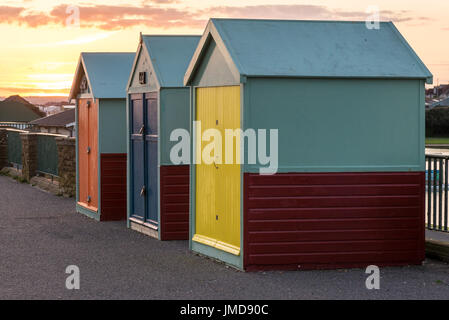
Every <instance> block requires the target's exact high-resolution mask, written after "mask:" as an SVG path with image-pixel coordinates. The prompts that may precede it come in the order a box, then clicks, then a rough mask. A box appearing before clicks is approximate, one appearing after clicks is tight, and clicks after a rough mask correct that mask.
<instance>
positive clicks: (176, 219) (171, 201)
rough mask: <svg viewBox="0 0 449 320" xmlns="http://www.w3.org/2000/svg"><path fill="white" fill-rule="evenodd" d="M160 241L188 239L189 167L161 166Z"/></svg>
mask: <svg viewBox="0 0 449 320" xmlns="http://www.w3.org/2000/svg"><path fill="white" fill-rule="evenodd" d="M160 183H161V185H160V190H161V223H160V226H161V240H188V239H189V184H190V169H189V166H161V167H160Z"/></svg>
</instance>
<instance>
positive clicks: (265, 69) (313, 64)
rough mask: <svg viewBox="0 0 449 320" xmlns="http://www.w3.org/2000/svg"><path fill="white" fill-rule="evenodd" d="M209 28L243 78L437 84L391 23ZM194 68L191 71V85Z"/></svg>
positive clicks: (222, 24)
mask: <svg viewBox="0 0 449 320" xmlns="http://www.w3.org/2000/svg"><path fill="white" fill-rule="evenodd" d="M209 24H212V25H213V27H215V29H216V32H217V33H218V35H219V38H220V39H215V38H214V39H215V41H217V40H218V41H222V43H223V44H224V46H225V47H226V49H227V51H228V53H229V55H230V57H231V59H232V61H233V62H234V64H235V66H236V68H237V70H238V72H239V73H240V74H241V75H243V76H262V77H263V76H270V77H273V76H274V77H276V76H282V77H320V78H321V77H351V78H415V79H426V80H427V81H428V82H431V81H432V74H431V73H430V71H429V70H428V69H427V68H426V66H425V65H424V64H423V63H422V61H421V60H420V59H419V58H418V56H417V55H416V54H415V52H414V51H413V50H412V48H411V47H410V46H409V45H408V44H407V42H406V41H405V39H404V38H403V37H402V36H401V34H400V33H399V31H398V30H397V29H396V27H395V26H394V25H393V23H391V22H381V23H380V29H379V30H375V29H371V30H370V29H368V28H367V27H366V24H365V22H347V21H301V20H247V19H211V21H210V22H209ZM213 27H212V26H211V28H213ZM205 36H208V35H207V34H205ZM205 36H203V37H205ZM202 43H203V44H205V43H206V41H204V42H203V40H202ZM198 50H200V49H197V51H198ZM199 52H200V51H198V54H197V52H195V55H196V56H197V57H196V58H197V59H198V60H200V59H201V54H200V53H199ZM195 63H197V61H193V63H191V65H190V66H189V71H188V73H187V74H186V80H187V82H188V81H189V77H191V74H193V73H194V69H195V66H194V64H195ZM189 72H190V74H189Z"/></svg>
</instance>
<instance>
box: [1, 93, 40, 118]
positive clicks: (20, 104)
mask: <svg viewBox="0 0 449 320" xmlns="http://www.w3.org/2000/svg"><path fill="white" fill-rule="evenodd" d="M43 115H44V113H43V112H41V111H40V110H39V109H38V108H37V107H36V106H34V105H32V104H31V103H29V102H28V101H26V100H24V99H22V98H20V99H19V98H18V97H16V96H13V97H9V98H7V99H5V100H4V101H0V122H28V121H31V120H34V119H38V118H40V117H42V116H43Z"/></svg>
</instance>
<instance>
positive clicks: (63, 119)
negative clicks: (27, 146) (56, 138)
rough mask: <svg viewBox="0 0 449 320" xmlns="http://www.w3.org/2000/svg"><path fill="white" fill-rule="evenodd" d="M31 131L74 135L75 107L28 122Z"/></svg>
mask: <svg viewBox="0 0 449 320" xmlns="http://www.w3.org/2000/svg"><path fill="white" fill-rule="evenodd" d="M29 124H30V125H33V131H38V132H45V133H55V134H62V135H66V136H68V137H73V136H75V109H69V110H66V111H63V112H59V113H56V114H52V115H49V116H47V117H43V118H40V119H37V120H33V121H31V122H30V123H29Z"/></svg>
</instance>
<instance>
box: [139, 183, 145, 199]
mask: <svg viewBox="0 0 449 320" xmlns="http://www.w3.org/2000/svg"><path fill="white" fill-rule="evenodd" d="M145 191H146V189H145V186H142V189H140V196H141V197H143V196H144V195H145Z"/></svg>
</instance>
